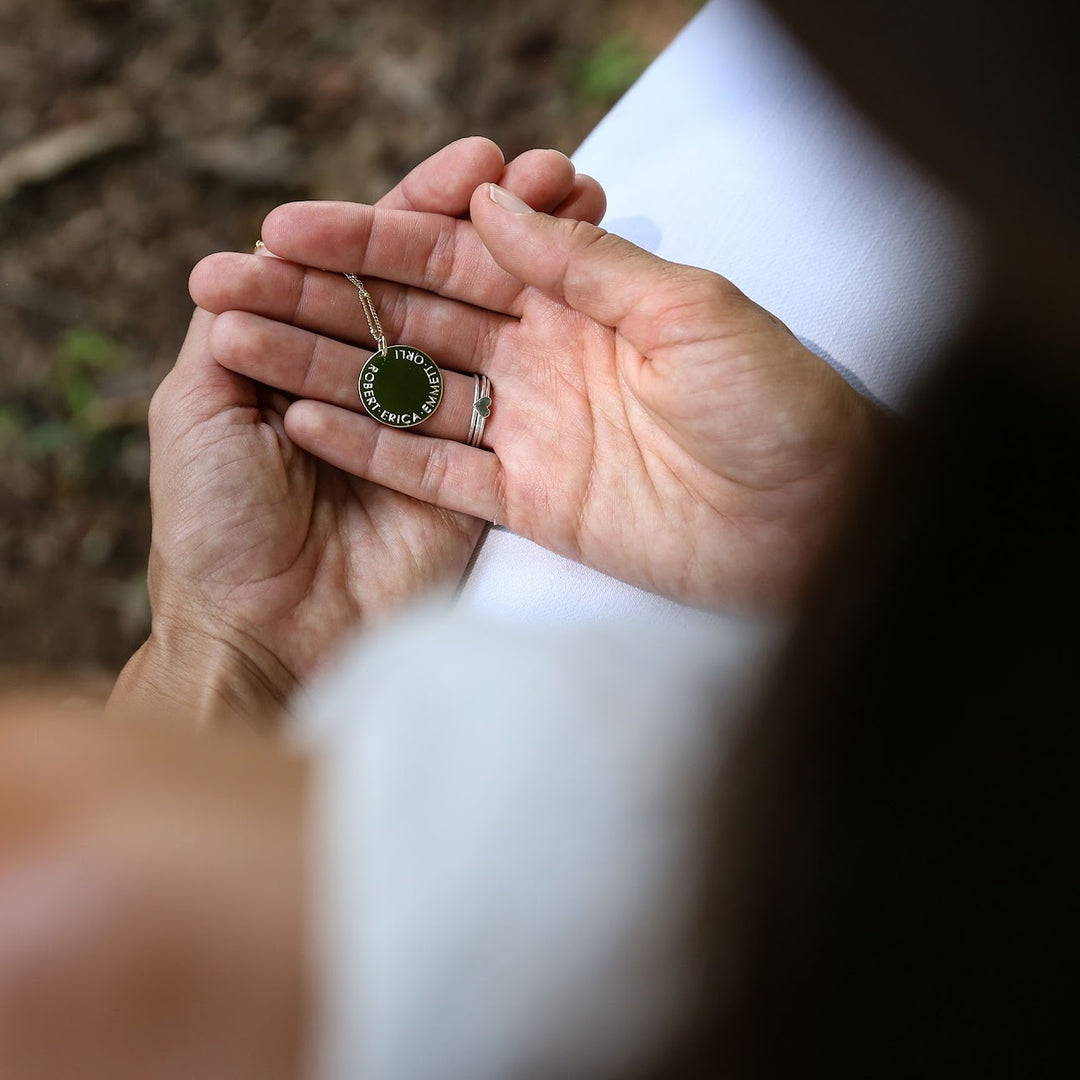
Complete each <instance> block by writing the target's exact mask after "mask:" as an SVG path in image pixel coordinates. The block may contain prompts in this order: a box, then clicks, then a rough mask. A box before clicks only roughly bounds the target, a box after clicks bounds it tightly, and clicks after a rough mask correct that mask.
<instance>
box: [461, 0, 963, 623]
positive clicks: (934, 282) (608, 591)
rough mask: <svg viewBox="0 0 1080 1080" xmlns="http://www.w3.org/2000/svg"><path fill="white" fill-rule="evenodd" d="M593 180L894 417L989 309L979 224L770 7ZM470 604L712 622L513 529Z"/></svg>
mask: <svg viewBox="0 0 1080 1080" xmlns="http://www.w3.org/2000/svg"><path fill="white" fill-rule="evenodd" d="M575 164H576V165H577V167H578V169H579V170H580V171H581V172H586V173H589V174H591V175H592V176H595V177H596V178H597V179H598V180H600V182H601V183H602V184H603V185H604V187H605V188H606V190H607V192H608V197H609V205H608V215H607V218H606V220H605V222H604V224H605V227H606V228H608V229H609V230H610V231H612V232H615V233H618V234H620V235H622V236H625V237H627V238H628V239H630V240H633V241H634V242H635V243H637V244H639V245H641V246H642V247H645V248H647V249H648V250H650V251H652V252H655V253H656V254H658V255H661V256H663V257H664V258H666V259H671V260H674V261H676V262H683V263H690V264H693V265H696V266H703V267H707V268H708V269H710V270H715V271H716V272H718V273H720V274H723V275H724V276H725V277H727V278H728V279H730V280H731V281H733V282H734V283H735V284H736V285H737V286H738V287H739V288H740V289H742V290H743V292H745V293H747V295H749V296H750V297H751V299H753V300H755V301H757V302H758V303H759V304H761V305H762V306H764V307H765V308H767V309H768V310H770V311H772V312H773V313H774V314H776V315H778V316H779V317H780V318H781V319H782V320H783V321H784V322H785V323H786V324H787V325H788V326H789V327H790V328H791V329H792V330H793V331H794V332H795V334H796V335H797V336H799V337H800V338H801V339H802V340H803V342H804V344H806V345H808V346H809V347H810V348H812V349H813V350H814V351H815V352H817V353H818V354H819V355H821V356H823V357H824V358H826V359H827V360H829V361H830V362H831V363H833V364H834V366H836V367H837V368H838V369H839V370H840V371H841V372H842V373H843V374H844V375H845V376H846V377H847V378H848V379H849V381H851V382H852V383H853V384H854V385H855V386H857V387H858V388H860V389H863V390H865V391H867V392H868V393H869V394H871V395H872V396H873V397H875V398H877V399H878V400H880V401H882V402H883V403H885V404H887V405H889V406H891V407H894V408H896V407H902V406H903V402H904V396H905V393H906V391H907V390H908V388H909V386H910V385H911V383H912V381H913V380H914V379H915V378H916V377H917V376H918V374H919V372H920V370H921V368H922V367H924V366H925V365H926V364H928V363H931V362H932V360H933V358H934V357H935V356H937V355H938V354H939V353H940V352H941V350H942V349H943V347H944V346H945V345H946V344H947V343H948V341H949V339H950V337H951V336H952V335H953V334H955V332H956V331H957V329H958V328H959V327H960V326H961V325H962V323H963V320H964V318H965V316H966V315H967V313H968V312H969V311H970V309H971V307H972V305H973V302H974V300H975V299H976V297H977V295H978V289H979V267H980V252H979V244H978V239H977V236H976V234H975V232H974V229H973V227H972V225H971V223H970V222H969V221H968V220H967V218H966V217H965V216H964V215H963V214H962V213H961V211H960V210H959V208H958V207H957V206H956V205H955V204H953V203H952V202H950V200H949V199H948V198H946V197H945V195H944V194H943V193H942V192H941V191H939V190H938V189H937V188H936V187H935V186H934V185H933V184H931V183H930V182H929V181H928V180H927V179H926V178H925V177H923V176H922V175H920V173H919V172H918V170H917V169H915V168H914V167H913V166H912V165H910V164H909V163H907V162H906V161H905V160H904V159H903V158H902V157H901V156H900V155H899V154H898V153H897V152H896V151H895V150H893V149H891V148H890V147H889V146H888V145H887V144H886V143H885V142H884V141H883V139H882V138H881V137H880V136H878V135H877V134H875V133H874V131H873V130H872V129H871V128H870V127H869V126H868V125H867V124H866V123H865V122H864V121H863V120H862V118H861V117H860V116H859V115H858V114H857V113H856V112H855V111H854V110H853V109H852V108H851V107H850V106H849V105H848V104H847V103H846V101H845V100H844V99H843V98H842V97H841V96H840V95H839V94H837V93H836V92H835V91H834V89H833V88H832V87H831V86H830V84H829V83H828V81H827V80H826V79H825V78H824V76H823V75H822V74H821V73H820V71H819V70H818V69H817V68H816V66H815V65H814V63H813V62H811V61H810V60H809V59H808V58H807V57H806V56H805V55H804V54H803V53H801V52H800V49H799V47H798V46H797V45H796V44H795V43H794V42H793V41H792V40H791V39H790V38H789V37H788V36H787V34H786V32H785V31H783V30H782V29H781V28H780V27H779V26H777V24H776V23H775V21H774V20H773V18H772V16H771V15H768V14H767V13H765V12H764V11H762V10H761V8H760V7H758V5H757V4H756V3H755V2H753V0H712V2H711V3H709V4H708V5H707V6H706V7H705V8H704V9H703V10H702V11H701V12H700V13H699V14H698V15H697V16H696V18H695V19H694V20H693V22H692V23H691V24H690V25H689V26H688V27H687V28H686V29H685V30H684V31H683V33H682V34H681V35H680V36H679V37H678V38H677V39H676V41H675V42H673V43H672V45H671V46H670V47H669V48H668V49H667V50H666V51H665V52H664V53H663V54H662V55H661V56H660V58H659V59H658V60H657V61H656V62H655V63H654V64H653V65H652V66H651V67H650V69H649V70H648V71H647V72H646V73H645V75H644V76H643V77H642V78H641V79H640V80H639V81H638V82H637V84H636V85H635V86H634V87H633V88H632V89H631V90H630V92H629V93H628V94H626V96H625V97H624V98H623V99H622V100H621V101H620V102H619V104H618V105H616V107H615V109H614V110H613V111H612V112H611V113H610V115H608V116H607V117H606V118H605V119H604V121H603V123H601V124H600V125H599V127H598V128H597V129H596V130H595V131H594V132H593V133H592V134H591V135H590V136H589V138H588V139H586V141H585V143H584V144H583V145H582V147H581V148H580V150H579V151H578V153H577V154H576V155H575ZM495 402H496V405H495V407H496V408H498V387H495ZM462 603H463V604H465V605H467V606H469V607H473V608H477V609H480V610H484V611H491V612H496V613H499V614H503V615H507V616H511V615H512V616H513V617H516V618H519V619H522V620H524V621H539V622H549V621H553V622H598V621H601V622H618V621H621V620H623V619H625V618H626V617H628V616H640V617H642V618H646V619H650V620H653V621H657V620H663V621H682V620H684V619H686V618H693V617H694V616H692V615H690V614H689V613H687V612H686V611H685V610H684V609H680V608H679V607H678V606H677V605H674V604H671V603H669V602H667V601H665V600H661V599H660V598H658V597H655V596H650V595H648V594H646V593H644V592H642V591H641V590H639V589H635V588H633V587H632V586H629V585H625V584H623V583H621V582H617V581H614V580H613V579H611V578H609V577H606V576H605V575H603V574H599V573H596V572H595V571H592V570H588V569H585V568H584V567H579V566H575V565H574V564H572V563H570V562H569V561H567V560H565V559H563V558H561V557H560V556H557V555H553V554H551V553H550V552H547V551H545V550H543V549H542V548H539V547H537V546H536V545H535V544H532V543H530V542H529V541H527V540H523V539H522V538H520V537H518V536H515V535H514V534H512V533H510V532H508V531H507V530H506V529H502V528H498V529H492V530H491V531H490V532H489V533H488V535H487V536H486V538H485V540H484V543H483V545H482V547H481V549H480V551H479V553H478V555H477V558H476V560H475V563H474V566H473V568H472V571H471V573H470V575H469V577H468V580H467V581H466V583H465V585H464V588H463V591H462Z"/></svg>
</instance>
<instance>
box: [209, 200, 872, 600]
mask: <svg viewBox="0 0 1080 1080" xmlns="http://www.w3.org/2000/svg"><path fill="white" fill-rule="evenodd" d="M492 192H493V188H492V185H489V184H484V185H481V186H480V187H479V188H478V189H477V191H476V193H475V194H474V196H473V199H472V203H471V220H469V221H462V220H453V221H451V220H448V219H447V218H445V217H442V216H440V215H433V214H420V215H418V214H411V215H406V214H401V213H395V212H393V211H390V210H385V209H379V208H369V207H359V206H353V205H351V204H334V203H323V204H319V203H311V204H295V205H291V206H287V207H282V208H279V209H278V210H277V211H275V212H274V213H273V214H271V216H270V217H269V218H268V219H267V221H266V223H265V226H264V237H265V239H266V241H267V243H268V245H269V246H270V247H271V249H272V250H273V251H274V252H275V253H276V254H278V255H279V256H281V257H282V259H287V260H290V262H281V263H280V264H279V265H277V266H275V267H267V266H265V265H264V266H262V267H260V266H257V265H255V264H254V263H252V262H251V261H250V260H248V261H247V262H246V263H244V264H233V265H230V266H229V267H228V268H224V267H222V266H220V265H219V266H216V267H214V266H210V267H207V268H206V272H207V274H208V277H211V278H212V277H214V276H215V275H220V274H222V272H223V271H224V270H225V269H227V272H228V275H229V277H230V280H231V282H232V283H233V284H232V286H231V287H232V289H233V297H234V300H235V301H236V302H235V303H234V304H233V306H234V307H236V308H246V309H247V311H248V312H253V313H254V314H248V315H236V316H235V319H234V321H232V322H231V323H229V324H226V329H227V330H228V332H226V333H223V334H222V335H221V336H220V338H219V340H218V341H217V346H216V348H215V355H217V357H218V359H219V361H220V362H221V363H222V364H225V365H226V366H230V367H232V368H234V369H235V370H242V371H245V372H246V373H248V374H256V375H257V377H259V378H263V379H264V380H265V381H267V382H269V383H271V384H273V385H277V386H281V387H282V388H283V389H286V390H288V391H289V392H290V393H293V394H296V395H298V396H300V397H302V398H305V399H307V400H303V401H298V402H296V403H295V404H293V405H292V406H291V407H290V409H289V410H288V412H287V413H286V417H285V424H286V430H287V431H288V432H289V434H290V436H291V437H292V438H293V439H294V440H295V441H296V442H297V443H298V444H299V445H302V446H304V447H306V448H307V449H309V450H310V451H312V452H313V453H315V454H317V455H318V456H319V457H320V458H322V459H324V460H326V461H330V462H332V463H333V464H335V465H337V466H338V467H340V468H342V469H343V470H347V471H349V472H351V473H353V474H355V475H357V476H362V477H365V478H367V479H371V480H374V481H376V482H378V483H380V484H384V485H388V486H393V487H395V488H397V489H398V490H400V491H403V492H406V493H408V494H409V495H412V496H415V497H417V498H421V499H424V500H425V501H428V502H431V503H433V504H435V505H439V506H442V507H445V508H448V509H452V510H457V511H463V512H466V513H469V514H472V515H476V516H482V517H486V518H488V519H490V520H497V521H499V522H500V523H503V524H505V525H507V526H508V527H509V528H511V529H513V530H515V531H517V532H519V533H521V534H522V535H525V536H527V537H529V538H531V539H533V540H535V541H537V542H538V543H540V544H543V545H544V546H546V547H549V548H551V549H553V550H555V551H558V552H560V553H562V554H565V555H568V556H570V557H572V558H576V559H579V560H581V561H583V562H585V563H588V564H589V565H592V566H594V567H597V568H598V569H601V570H604V571H606V572H608V573H611V574H613V575H615V576H617V577H620V578H622V579H624V580H627V581H630V582H632V583H635V584H639V585H641V586H643V587H645V588H648V589H652V590H655V591H658V592H661V593H664V594H666V595H668V596H672V597H675V598H677V599H680V600H684V601H687V602H690V603H695V604H705V605H719V606H732V605H734V606H744V607H753V606H760V605H765V606H775V605H782V604H784V603H786V602H788V601H790V600H791V599H792V598H793V597H794V595H795V594H796V592H797V590H798V588H799V586H800V584H801V583H802V581H803V579H804V577H805V574H806V571H807V568H808V566H809V565H810V564H811V562H812V560H813V557H814V555H815V554H816V552H817V550H818V548H819V547H820V546H821V544H822V543H823V541H824V538H825V537H826V535H827V534H828V531H829V528H830V526H831V524H832V522H833V519H834V516H835V515H834V511H835V509H836V507H837V505H838V504H839V503H841V502H842V501H843V500H844V499H845V498H846V497H847V495H848V493H849V492H850V490H851V488H852V485H853V479H854V476H855V474H856V472H857V471H858V469H859V467H860V465H861V464H864V463H865V458H866V457H867V456H868V455H869V454H870V453H871V452H872V450H873V447H874V444H875V442H876V439H877V437H878V436H877V428H878V427H879V425H880V423H881V420H880V418H879V416H878V415H877V412H876V410H875V409H874V408H873V407H872V406H871V405H870V404H869V403H868V402H866V401H865V400H864V399H863V398H861V397H860V396H859V395H858V394H856V393H855V392H854V391H853V390H852V389H851V388H850V387H848V386H847V384H846V383H845V382H844V381H843V380H842V379H841V378H840V377H839V376H838V375H836V374H835V373H834V372H833V371H832V369H831V368H829V367H828V365H826V364H825V363H824V362H823V361H821V360H820V359H819V358H818V357H816V356H814V355H813V354H812V353H810V352H809V351H808V350H806V349H805V348H804V347H803V346H802V345H800V344H799V342H798V341H797V340H796V339H795V338H794V336H793V335H792V334H791V333H790V332H789V331H788V330H787V329H786V328H785V327H784V326H783V325H782V324H781V323H780V322H779V321H778V320H777V319H775V318H774V317H773V316H771V315H769V314H768V313H767V312H765V311H764V310H763V309H761V308H759V307H758V306H757V305H755V304H753V303H752V302H751V301H750V300H748V299H747V298H746V297H745V296H744V295H743V294H742V293H740V292H739V291H738V290H737V289H736V288H735V287H734V286H733V285H731V283H729V282H727V281H726V280H725V279H723V278H721V277H719V276H718V275H716V274H712V273H709V272H707V271H704V270H698V269H694V268H691V267H685V266H679V265H677V264H672V263H668V262H665V261H663V260H661V259H658V258H656V257H654V256H651V255H649V254H648V253H646V252H643V251H641V250H640V249H638V248H635V247H634V246H633V245H631V244H629V243H627V242H626V241H623V240H621V239H620V238H618V237H615V236H611V235H609V234H607V233H605V232H604V231H603V230H601V229H599V228H597V227H595V226H594V225H591V224H589V223H587V222H580V221H570V220H565V219H559V218H556V217H552V216H549V215H547V214H543V213H531V212H527V211H528V208H527V207H522V206H521V205H520V204H518V203H516V202H515V201H514V200H512V199H510V200H507V199H506V197H505V196H504V195H503V194H501V193H500V192H499V190H498V189H494V193H492ZM497 200H501V201H497ZM507 204H509V206H508V205H507ZM312 266H319V267H325V268H327V270H326V271H323V270H313V269H310V267H312ZM346 269H350V270H353V271H356V272H359V273H361V274H364V275H370V276H371V278H373V279H374V278H377V279H380V280H378V281H369V287H370V288H371V291H372V293H373V294H374V295H375V298H376V303H377V304H378V306H379V309H380V311H381V312H383V321H384V323H386V324H388V332H389V333H390V334H391V337H392V339H394V340H398V341H401V342H404V343H408V344H411V345H415V346H418V347H420V348H422V349H424V350H425V351H427V352H429V353H431V354H432V355H433V356H435V357H436V359H437V360H438V361H439V362H440V364H443V365H445V366H446V367H447V368H450V369H453V370H455V371H460V372H474V371H479V372H482V373H484V374H486V375H488V376H489V377H490V378H491V381H492V385H493V387H494V393H493V397H494V402H495V404H494V408H493V411H492V414H491V418H490V420H489V421H488V425H487V428H486V431H485V439H484V443H485V446H487V447H488V448H489V449H490V450H493V451H494V453H488V452H486V451H484V450H481V449H476V448H473V447H468V446H464V445H461V443H460V442H456V441H451V438H452V437H454V436H453V435H452V431H453V430H454V429H453V428H452V426H451V425H450V424H449V421H445V422H444V423H443V425H442V427H440V426H439V425H437V424H436V423H435V418H433V419H432V420H431V421H428V422H427V424H425V425H423V426H422V427H421V428H420V429H419V432H420V433H417V432H411V431H398V430H395V429H392V428H387V427H383V426H381V425H378V424H377V423H375V422H374V421H373V420H371V419H369V418H368V417H366V416H364V415H362V414H361V413H360V405H359V401H358V400H357V399H356V391H355V377H356V376H355V373H356V372H357V371H358V370H359V368H360V366H361V364H362V363H363V360H364V358H365V356H366V353H363V352H362V351H361V350H358V349H356V348H355V347H343V346H341V345H339V344H337V342H338V339H340V338H341V337H342V336H343V331H344V330H345V329H346V327H345V326H344V325H343V324H342V320H343V319H347V318H351V319H353V320H355V319H356V318H357V316H356V315H355V314H354V315H351V316H350V315H348V314H346V312H348V310H349V309H348V308H347V307H346V305H347V304H348V300H349V297H348V286H347V285H346V284H344V283H343V282H341V280H340V278H339V277H338V274H337V273H335V272H337V271H344V270H346ZM298 298H302V300H303V302H302V304H300V303H299V302H298ZM286 323H289V324H292V325H291V326H290V327H289V329H288V330H287V331H286V330H285V329H284V327H283V324H286ZM391 328H392V329H391ZM348 329H349V330H350V332H352V336H353V340H355V338H356V334H355V326H354V325H352V326H350V327H349V328H348ZM271 341H273V342H276V344H277V346H278V347H277V348H276V349H274V350H268V349H267V348H266V346H267V345H268V344H269V343H270V342H271ZM254 343H258V344H257V347H254ZM271 352H272V354H273V359H272V360H271V359H268V355H269V354H270V353H271ZM470 385H471V384H470ZM456 394H459V391H455V395H456ZM452 396H453V395H452ZM466 404H468V403H466ZM459 406H460V402H459V403H458V404H457V405H455V406H454V407H455V408H459ZM436 416H438V414H436ZM466 428H467V424H466V425H464V426H462V425H461V423H460V422H457V427H456V431H457V432H458V434H457V435H456V438H457V439H463V438H464V434H465V430H466ZM425 429H427V430H425ZM433 435H434V436H441V437H434V438H433V437H431V436H433Z"/></svg>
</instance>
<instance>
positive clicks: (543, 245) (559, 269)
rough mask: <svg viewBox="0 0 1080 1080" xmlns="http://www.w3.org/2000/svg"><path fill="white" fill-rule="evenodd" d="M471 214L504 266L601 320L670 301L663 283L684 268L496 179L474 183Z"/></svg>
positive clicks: (645, 314)
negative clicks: (551, 211)
mask: <svg viewBox="0 0 1080 1080" xmlns="http://www.w3.org/2000/svg"><path fill="white" fill-rule="evenodd" d="M470 215H471V217H472V222H473V225H474V226H475V228H476V231H477V233H478V234H479V236H480V239H481V240H482V241H483V243H484V246H485V247H486V248H487V249H488V251H489V252H490V253H491V256H492V258H493V259H494V260H495V261H496V262H497V263H498V264H499V265H500V266H501V267H502V268H503V269H504V270H506V271H507V272H508V273H510V274H512V275H513V276H514V277H516V278H517V279H518V280H519V281H521V282H523V283H524V284H526V285H532V286H533V287H535V288H537V289H540V290H541V291H542V292H545V293H548V294H549V295H551V296H555V297H557V298H559V299H561V300H564V301H565V302H566V303H567V304H568V305H569V306H570V307H572V308H573V309H574V310H575V311H580V312H581V313H582V314H583V315H588V316H589V317H590V318H592V319H595V320H596V321H597V322H599V323H602V324H603V325H605V326H611V327H619V326H620V324H622V323H623V322H624V321H625V320H627V319H628V317H630V316H632V315H633V316H641V317H642V318H644V319H649V318H651V317H655V316H656V315H657V314H658V313H659V312H660V311H661V310H662V309H663V307H664V306H665V300H667V302H668V303H670V293H669V292H668V286H670V285H671V284H673V282H674V281H675V280H677V279H678V278H679V277H680V276H681V275H682V274H684V273H685V272H686V271H688V270H689V269H690V268H689V267H683V266H679V265H678V264H676V263H670V262H667V261H666V260H664V259H661V258H658V257H657V256H656V255H652V254H650V253H649V252H647V251H644V250H642V249H641V248H639V247H637V246H636V245H635V244H632V243H630V241H629V240H624V239H623V238H622V237H620V236H615V235H613V234H612V233H609V232H606V231H605V230H604V229H601V228H600V227H599V226H597V225H592V224H590V223H589V222H587V221H573V220H570V219H566V218H556V217H551V216H550V215H548V214H541V213H538V212H537V211H534V210H533V209H532V207H530V206H528V205H527V204H526V203H524V202H522V201H521V200H520V199H519V198H518V197H517V196H516V195H513V194H511V193H510V192H509V191H507V190H506V189H505V188H501V187H499V186H498V184H481V185H480V186H479V187H478V188H477V189H476V191H475V192H474V193H473V197H472V204H471V207H470ZM665 292H667V297H665V295H664V294H665Z"/></svg>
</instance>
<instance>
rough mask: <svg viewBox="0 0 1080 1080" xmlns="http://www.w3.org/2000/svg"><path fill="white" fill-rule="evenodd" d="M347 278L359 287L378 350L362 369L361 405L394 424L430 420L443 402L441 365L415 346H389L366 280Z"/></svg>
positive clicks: (362, 305) (404, 426) (408, 423)
mask: <svg viewBox="0 0 1080 1080" xmlns="http://www.w3.org/2000/svg"><path fill="white" fill-rule="evenodd" d="M345 277H347V278H348V279H349V281H350V282H351V283H352V284H353V285H355V286H356V291H357V294H358V296H359V297H360V306H361V307H362V308H363V309H364V317H365V318H366V319H367V324H368V329H369V330H370V331H371V336H372V338H373V339H374V341H375V352H373V353H372V354H371V357H370V358H369V359H368V362H367V363H366V364H364V366H363V368H361V370H360V379H359V382H358V387H359V390H360V404H361V405H363V406H364V411H365V412H367V414H368V415H369V416H372V417H374V418H375V419H376V420H378V421H379V423H380V424H387V425H389V426H390V427H396V428H409V427H414V426H415V425H416V424H419V423H422V422H423V421H424V420H427V419H428V417H429V416H431V415H433V414H434V412H435V410H436V409H437V408H438V407H439V403H440V402H441V401H442V392H443V377H442V372H441V371H440V370H439V368H438V365H437V364H436V363H435V361H434V360H432V359H431V357H430V356H428V354H427V353H425V352H422V351H421V350H420V349H414V348H413V347H412V346H411V345H387V344H386V335H385V334H384V333H383V328H382V323H381V322H379V313H378V312H377V311H376V310H375V304H374V302H373V301H372V299H371V293H369V292H368V291H367V289H366V288H365V286H364V283H363V282H362V281H361V280H360V279H359V278H358V277H357V276H356V275H355V274H346V275H345Z"/></svg>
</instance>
